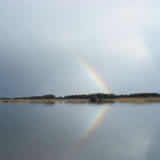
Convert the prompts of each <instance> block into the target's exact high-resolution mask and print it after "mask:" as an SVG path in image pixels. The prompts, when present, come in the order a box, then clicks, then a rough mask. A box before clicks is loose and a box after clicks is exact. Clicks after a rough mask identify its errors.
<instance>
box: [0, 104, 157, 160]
mask: <svg viewBox="0 0 160 160" xmlns="http://www.w3.org/2000/svg"><path fill="white" fill-rule="evenodd" d="M159 148H160V104H120V103H115V104H109V105H106V104H70V103H56V104H27V103H19V104H18V103H17V104H16V103H14V104H12V103H4V104H2V103H1V104H0V159H3V160H116V159H118V160H132V159H133V160H135V159H136V160H153V159H154V160H155V159H160V152H159Z"/></svg>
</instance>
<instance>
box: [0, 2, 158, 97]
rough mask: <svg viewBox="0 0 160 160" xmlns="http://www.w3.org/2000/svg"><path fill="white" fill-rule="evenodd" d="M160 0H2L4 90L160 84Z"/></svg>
mask: <svg viewBox="0 0 160 160" xmlns="http://www.w3.org/2000/svg"><path fill="white" fill-rule="evenodd" d="M159 7H160V2H159V1H158V0H152V1H151V0H134V1H129V0H112V1H107V0H80V1H75V0H67V1H66V0H45V1H44V0H23V1H22V0H14V1H11V0H1V2H0V22H1V24H0V74H1V76H0V77H1V78H0V96H22V95H23V96H27V95H40V94H46V93H53V94H56V95H66V94H72V93H87V92H103V91H104V88H101V86H100V85H99V84H98V82H97V81H95V80H94V79H93V77H92V75H91V74H90V73H88V72H87V71H86V69H85V68H84V67H83V66H82V65H81V62H80V60H79V59H78V56H83V57H85V61H86V62H87V63H88V64H89V66H90V67H91V68H92V69H93V70H95V71H96V72H97V74H98V75H99V76H100V77H101V79H103V80H104V83H105V84H106V86H108V87H109V88H111V89H112V91H113V92H115V93H128V92H144V91H146V92H160V88H159V81H160V75H159V68H160V64H159V60H160V55H159V51H160V47H159V46H160V45H159V41H160V29H159V28H160V21H159V18H160V11H159Z"/></svg>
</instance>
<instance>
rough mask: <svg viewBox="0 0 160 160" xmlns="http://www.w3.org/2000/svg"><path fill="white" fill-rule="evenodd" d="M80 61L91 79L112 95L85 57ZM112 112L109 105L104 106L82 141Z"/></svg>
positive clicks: (79, 58) (80, 58)
mask: <svg viewBox="0 0 160 160" xmlns="http://www.w3.org/2000/svg"><path fill="white" fill-rule="evenodd" d="M78 60H79V62H80V64H81V65H82V66H83V68H84V70H86V71H87V72H88V74H90V75H91V77H92V78H93V79H94V80H95V82H96V83H97V84H98V85H99V86H100V87H101V88H102V89H103V90H104V92H105V93H111V89H110V88H109V87H108V86H106V83H105V82H104V80H103V79H102V78H101V77H100V76H99V74H98V73H97V72H96V70H95V69H94V68H93V67H91V66H90V65H89V64H88V63H87V61H86V60H85V58H84V57H80V56H79V57H78ZM109 110H110V106H109V105H104V106H103V107H102V109H101V110H100V111H99V112H98V113H97V114H96V117H95V118H94V120H93V121H92V122H91V124H90V125H89V128H88V129H87V131H85V133H84V134H83V135H82V137H81V138H82V139H85V138H87V137H88V136H89V135H90V134H91V133H92V132H94V130H95V129H96V128H97V127H98V126H99V125H100V124H101V122H102V121H103V119H104V116H105V114H106V113H107V112H108V111H109Z"/></svg>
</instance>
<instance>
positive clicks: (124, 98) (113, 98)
mask: <svg viewBox="0 0 160 160" xmlns="http://www.w3.org/2000/svg"><path fill="white" fill-rule="evenodd" d="M56 102H64V103H160V94H159V93H134V94H128V95H116V94H104V93H94V94H79V95H69V96H64V97H56V96H55V95H51V94H50V95H43V96H32V97H16V98H8V97H2V98H0V103H56Z"/></svg>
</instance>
